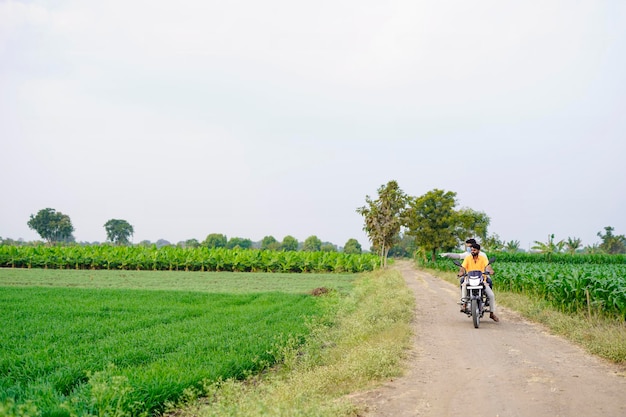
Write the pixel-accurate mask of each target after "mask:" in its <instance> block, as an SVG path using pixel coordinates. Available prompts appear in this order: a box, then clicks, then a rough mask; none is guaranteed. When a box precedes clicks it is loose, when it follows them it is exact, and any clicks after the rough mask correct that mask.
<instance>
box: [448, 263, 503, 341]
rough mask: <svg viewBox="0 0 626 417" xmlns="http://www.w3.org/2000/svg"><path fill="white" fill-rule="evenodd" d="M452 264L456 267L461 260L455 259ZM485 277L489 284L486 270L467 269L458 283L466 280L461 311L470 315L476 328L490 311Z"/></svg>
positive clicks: (459, 264) (489, 280) (489, 279)
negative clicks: (465, 290)
mask: <svg viewBox="0 0 626 417" xmlns="http://www.w3.org/2000/svg"><path fill="white" fill-rule="evenodd" d="M494 261H495V259H493V258H490V259H489V263H490V264H491V263H493V262H494ZM453 262H454V264H455V265H456V266H458V267H460V266H461V262H459V261H457V260H455V261H453ZM484 276H486V277H487V282H488V285H489V286H491V285H492V283H491V278H489V272H488V271H483V272H481V271H469V272H466V273H465V275H463V277H462V279H461V281H460V283H461V284H463V280H467V287H466V289H467V293H466V295H465V297H464V298H463V299H462V300H461V307H463V306H464V307H465V308H462V309H461V313H464V314H467V317H471V318H472V321H473V322H474V327H475V328H476V329H478V328H479V327H480V319H482V318H483V316H484V314H485V313H491V309H490V308H489V297H487V293H486V292H485V291H484V288H485V279H484Z"/></svg>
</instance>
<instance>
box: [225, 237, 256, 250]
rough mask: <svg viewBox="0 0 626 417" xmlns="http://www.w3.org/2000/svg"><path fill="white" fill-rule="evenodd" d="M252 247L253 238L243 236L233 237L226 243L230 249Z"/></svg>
mask: <svg viewBox="0 0 626 417" xmlns="http://www.w3.org/2000/svg"><path fill="white" fill-rule="evenodd" d="M251 247H252V240H250V239H245V238H242V237H231V238H230V239H228V243H226V248H228V249H235V248H241V249H250V248H251Z"/></svg>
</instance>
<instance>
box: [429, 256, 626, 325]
mask: <svg viewBox="0 0 626 417" xmlns="http://www.w3.org/2000/svg"><path fill="white" fill-rule="evenodd" d="M577 256H578V255H570V257H571V258H576V257H577ZM593 256H597V255H593ZM601 256H602V255H601ZM609 256H613V255H609ZM502 258H503V257H501V256H500V255H499V254H498V256H497V259H496V262H494V264H493V268H494V270H495V271H496V275H495V277H494V290H496V291H497V289H498V288H500V289H504V290H506V291H511V292H517V293H523V294H526V295H529V296H534V297H540V298H542V299H545V300H547V301H548V302H550V303H551V304H553V305H554V306H555V307H557V308H558V309H560V310H562V311H565V312H588V311H594V312H599V313H602V314H607V315H609V316H618V317H622V318H626V263H624V262H622V263H606V264H601V263H600V262H598V260H599V259H600V258H596V259H595V261H596V262H593V263H582V264H578V263H560V262H546V261H543V262H538V261H535V260H533V261H531V262H523V261H519V260H516V261H510V260H509V259H506V260H504V259H502ZM421 265H422V266H425V267H428V268H433V269H437V270H442V271H457V270H458V269H459V268H458V266H456V265H454V263H453V262H452V261H451V260H450V259H438V260H437V261H436V262H426V263H421Z"/></svg>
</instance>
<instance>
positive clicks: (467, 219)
mask: <svg viewBox="0 0 626 417" xmlns="http://www.w3.org/2000/svg"><path fill="white" fill-rule="evenodd" d="M456 214H457V220H456V222H457V238H458V239H459V243H461V242H465V241H466V240H467V239H469V238H474V239H477V240H478V241H479V242H482V243H487V240H488V238H487V228H488V227H489V223H490V221H491V220H490V219H489V216H487V214H485V213H483V212H482V211H475V210H472V209H470V208H467V207H464V208H462V209H460V210H458V211H457V212H456ZM496 241H497V239H496V240H495V241H494V240H492V243H496ZM490 249H491V250H496V248H490Z"/></svg>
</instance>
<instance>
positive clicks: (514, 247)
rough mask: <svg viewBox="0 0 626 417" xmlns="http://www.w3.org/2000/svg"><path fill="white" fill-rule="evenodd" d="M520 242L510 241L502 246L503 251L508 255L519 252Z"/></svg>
mask: <svg viewBox="0 0 626 417" xmlns="http://www.w3.org/2000/svg"><path fill="white" fill-rule="evenodd" d="M519 248H520V242H519V240H510V241H508V242H507V243H505V245H504V250H505V251H507V252H510V253H515V252H519Z"/></svg>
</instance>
